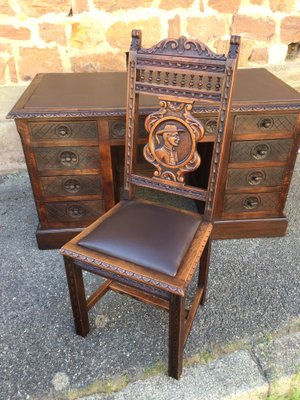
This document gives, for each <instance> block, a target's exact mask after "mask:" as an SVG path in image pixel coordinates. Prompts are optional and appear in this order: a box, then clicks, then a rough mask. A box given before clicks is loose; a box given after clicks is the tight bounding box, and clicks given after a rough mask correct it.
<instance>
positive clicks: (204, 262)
mask: <svg viewBox="0 0 300 400" xmlns="http://www.w3.org/2000/svg"><path fill="white" fill-rule="evenodd" d="M210 250H211V238H209V239H208V241H207V243H206V246H205V248H204V250H203V253H202V256H201V259H200V263H199V275H198V287H201V286H202V287H203V295H202V299H201V302H200V304H201V305H203V304H204V302H205V297H206V288H207V278H208V269H209V261H210Z"/></svg>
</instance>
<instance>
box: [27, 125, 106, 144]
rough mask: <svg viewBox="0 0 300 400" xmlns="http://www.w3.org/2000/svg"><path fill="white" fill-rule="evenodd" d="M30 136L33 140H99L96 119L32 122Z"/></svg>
mask: <svg viewBox="0 0 300 400" xmlns="http://www.w3.org/2000/svg"><path fill="white" fill-rule="evenodd" d="M29 128H30V136H31V140H32V141H38V142H40V141H43V140H49V139H50V140H52V139H59V140H82V139H87V140H91V139H93V140H96V141H98V132H97V122H96V121H78V122H64V121H63V122H47V123H43V122H30V123H29Z"/></svg>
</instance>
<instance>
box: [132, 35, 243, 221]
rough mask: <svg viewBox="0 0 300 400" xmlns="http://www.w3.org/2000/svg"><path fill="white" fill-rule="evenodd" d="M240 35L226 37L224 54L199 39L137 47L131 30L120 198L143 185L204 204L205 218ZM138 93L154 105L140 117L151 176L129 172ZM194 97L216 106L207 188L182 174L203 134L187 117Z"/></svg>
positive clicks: (192, 165)
mask: <svg viewBox="0 0 300 400" xmlns="http://www.w3.org/2000/svg"><path fill="white" fill-rule="evenodd" d="M239 43H240V38H239V37H238V36H231V38H230V47H229V51H228V54H227V56H225V55H224V54H215V53H214V52H212V51H211V50H210V49H209V48H208V47H207V46H206V45H204V44H203V43H201V42H199V41H194V40H188V39H186V38H185V37H184V36H181V37H180V38H179V39H165V40H162V41H161V42H159V43H158V44H156V45H155V46H153V47H151V48H147V49H146V48H142V47H141V45H142V35H141V31H139V30H133V31H132V41H131V47H130V51H129V57H128V82H127V85H128V86H127V116H126V146H125V177H124V178H125V180H124V197H125V198H127V199H131V198H132V197H133V195H134V190H135V186H144V187H149V188H152V189H156V190H161V191H165V192H169V193H173V194H177V195H181V196H185V197H189V198H193V199H197V200H202V201H205V202H206V205H205V213H204V214H205V217H206V219H211V215H212V210H213V207H214V202H215V199H214V193H215V191H216V187H217V184H218V179H219V174H218V172H219V165H220V160H221V158H222V155H223V146H224V143H225V142H226V132H227V131H228V120H229V113H230V108H231V96H232V87H233V82H234V77H235V71H236V67H237V59H238V53H239ZM139 94H146V95H151V96H157V97H158V99H159V104H160V109H159V110H157V111H155V112H152V113H151V114H150V115H148V117H147V118H146V121H145V127H146V130H147V131H148V133H149V136H148V143H147V144H146V145H145V147H144V157H145V159H146V160H147V161H148V162H150V163H151V164H152V165H153V166H154V168H155V172H154V174H153V177H148V176H143V175H139V174H138V173H137V172H136V170H135V164H136V152H137V137H138V118H139V116H138V115H139V112H138V111H139ZM195 101H200V102H201V103H202V102H205V103H214V104H217V105H219V113H218V120H217V129H216V132H217V134H216V140H215V144H214V150H213V155H212V161H211V167H210V168H211V169H210V177H209V182H208V188H207V189H201V188H198V187H194V186H190V185H187V184H186V183H185V174H186V173H188V172H191V171H194V170H195V169H197V168H198V167H199V165H200V162H201V160H200V156H199V154H198V153H197V143H198V142H199V141H200V140H201V138H202V137H203V135H204V128H203V126H202V124H201V123H200V122H199V121H198V120H197V119H196V118H195V117H193V115H192V110H193V105H194V102H195Z"/></svg>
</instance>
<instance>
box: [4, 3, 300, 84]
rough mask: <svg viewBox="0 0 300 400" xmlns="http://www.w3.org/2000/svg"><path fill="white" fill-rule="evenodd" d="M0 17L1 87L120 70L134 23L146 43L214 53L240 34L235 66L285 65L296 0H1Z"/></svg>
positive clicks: (295, 33) (295, 31)
mask: <svg viewBox="0 0 300 400" xmlns="http://www.w3.org/2000/svg"><path fill="white" fill-rule="evenodd" d="M0 21H1V24H0V84H1V85H11V84H22V83H23V84H24V83H25V82H26V81H29V80H31V79H32V78H33V77H34V75H35V74H36V73H38V72H61V71H65V72H72V71H73V72H83V71H87V72H93V71H120V70H124V69H125V57H124V52H125V51H126V50H127V49H128V47H129V42H130V32H131V29H133V28H139V29H142V30H143V37H144V40H143V43H144V46H145V47H147V46H151V45H152V44H154V43H156V42H158V41H159V40H161V39H163V38H165V37H168V36H169V37H177V36H179V35H186V36H188V37H192V38H198V39H200V40H202V41H204V42H205V43H207V44H208V45H209V46H210V47H211V49H212V50H214V51H217V52H224V51H225V50H226V43H227V40H228V37H229V33H235V34H240V35H241V36H242V38H243V39H242V50H241V57H240V66H256V65H258V64H259V65H262V64H263V65H266V64H284V63H286V62H287V61H286V56H287V52H288V48H289V49H290V53H292V57H290V58H297V53H298V52H299V49H300V1H299V0H144V1H138V0H111V1H109V0H51V1H49V0H0ZM298 42H299V44H298ZM291 43H292V45H291ZM288 45H290V46H289V47H288ZM298 61H299V58H298Z"/></svg>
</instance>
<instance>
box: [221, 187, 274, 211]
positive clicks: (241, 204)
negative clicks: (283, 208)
mask: <svg viewBox="0 0 300 400" xmlns="http://www.w3.org/2000/svg"><path fill="white" fill-rule="evenodd" d="M279 200H280V193H279V192H275V193H259V194H256V193H255V194H249V193H247V194H227V195H225V197H224V213H249V212H257V211H266V212H272V214H275V213H276V210H277V206H278V204H279Z"/></svg>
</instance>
